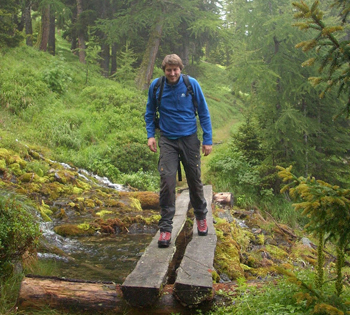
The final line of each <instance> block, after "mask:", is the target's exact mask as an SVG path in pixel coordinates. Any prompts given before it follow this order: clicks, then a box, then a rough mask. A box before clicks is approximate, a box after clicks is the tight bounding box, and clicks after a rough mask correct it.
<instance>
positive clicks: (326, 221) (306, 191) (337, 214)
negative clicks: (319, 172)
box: [278, 166, 350, 296]
mask: <svg viewBox="0 0 350 315" xmlns="http://www.w3.org/2000/svg"><path fill="white" fill-rule="evenodd" d="M278 169H279V170H280V172H279V173H278V174H279V176H280V177H281V178H283V181H284V182H289V183H288V184H286V185H285V186H284V187H283V188H282V190H281V191H282V192H284V191H287V190H289V193H290V195H291V197H292V198H293V199H295V200H297V202H296V203H295V204H294V205H293V206H294V207H295V209H297V210H302V215H303V216H305V217H308V218H309V223H308V224H307V225H306V228H307V229H308V230H309V231H311V232H314V233H315V234H317V235H318V238H319V244H318V268H317V282H316V286H317V287H318V288H322V284H323V265H324V256H323V255H324V254H323V247H324V241H323V239H324V235H325V234H326V235H327V239H329V240H333V241H335V243H336V245H337V252H338V259H339V262H338V263H337V265H336V268H337V282H336V292H337V295H338V296H340V295H341V293H342V287H343V278H342V268H343V267H344V253H345V251H346V250H347V249H348V247H349V245H350V237H349V236H350V213H349V207H350V190H349V189H342V188H340V187H339V186H335V185H330V184H328V183H326V182H324V181H321V180H316V179H315V178H314V177H311V176H309V177H307V178H303V177H298V178H297V177H296V176H295V175H294V174H292V173H291V169H292V167H291V166H290V167H288V168H283V167H278Z"/></svg>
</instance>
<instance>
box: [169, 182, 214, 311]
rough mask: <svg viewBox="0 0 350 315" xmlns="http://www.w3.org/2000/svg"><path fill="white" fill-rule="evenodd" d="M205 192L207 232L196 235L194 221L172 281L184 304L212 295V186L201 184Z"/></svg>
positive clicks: (208, 298)
mask: <svg viewBox="0 0 350 315" xmlns="http://www.w3.org/2000/svg"><path fill="white" fill-rule="evenodd" d="M204 195H205V199H206V201H207V204H208V214H207V224H208V235H206V236H199V235H198V232H197V224H196V222H195V224H194V225H193V237H192V240H191V242H190V243H189V244H188V245H187V248H186V251H185V254H184V257H183V259H182V261H181V264H180V266H179V268H178V270H177V276H176V281H175V284H174V294H175V296H176V297H177V298H178V299H179V301H180V302H181V303H182V304H183V305H186V306H189V305H197V304H200V303H202V302H203V301H205V300H210V299H212V298H213V296H214V290H213V280H212V271H213V269H214V268H213V263H214V254H215V248H216V233H215V229H214V225H213V215H212V210H211V204H212V187H211V186H204Z"/></svg>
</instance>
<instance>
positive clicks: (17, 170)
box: [8, 163, 23, 176]
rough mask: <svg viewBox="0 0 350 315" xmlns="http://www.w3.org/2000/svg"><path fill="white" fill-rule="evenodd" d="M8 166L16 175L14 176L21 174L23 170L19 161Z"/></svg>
mask: <svg viewBox="0 0 350 315" xmlns="http://www.w3.org/2000/svg"><path fill="white" fill-rule="evenodd" d="M8 168H9V169H10V170H11V172H12V173H13V174H14V175H16V176H20V175H22V173H23V171H22V169H21V166H20V165H19V163H12V164H10V165H9V166H8Z"/></svg>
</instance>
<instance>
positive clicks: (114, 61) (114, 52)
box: [111, 43, 118, 75]
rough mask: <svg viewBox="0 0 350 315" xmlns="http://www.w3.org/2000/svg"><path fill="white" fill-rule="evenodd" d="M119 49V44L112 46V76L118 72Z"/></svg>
mask: <svg viewBox="0 0 350 315" xmlns="http://www.w3.org/2000/svg"><path fill="white" fill-rule="evenodd" d="M117 49H118V44H117V43H114V44H113V45H112V55H111V59H112V60H111V75H113V74H115V73H116V72H117Z"/></svg>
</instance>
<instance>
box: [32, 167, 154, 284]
mask: <svg viewBox="0 0 350 315" xmlns="http://www.w3.org/2000/svg"><path fill="white" fill-rule="evenodd" d="M62 165H63V166H64V167H66V168H70V166H69V165H67V164H62ZM78 173H79V175H80V176H81V177H84V178H85V179H86V180H89V179H88V177H87V176H86V175H88V176H90V177H91V176H93V177H94V178H95V179H97V180H98V181H99V183H100V185H101V186H105V187H110V188H114V189H116V190H119V191H126V190H127V189H126V188H125V187H124V186H122V185H119V184H114V183H112V182H110V181H109V180H108V178H106V177H99V176H97V175H93V174H91V173H89V172H87V171H85V170H79V172H78ZM54 225H55V224H54V222H42V223H41V225H40V228H41V231H42V233H43V238H44V243H45V244H46V245H45V246H44V248H45V249H44V250H42V252H39V253H38V258H39V261H40V262H41V263H42V264H41V265H44V266H45V268H42V270H39V271H37V272H36V274H38V275H45V276H47V275H49V276H56V277H64V278H67V279H80V280H90V281H113V282H115V283H122V282H123V281H124V279H125V277H126V276H127V275H128V274H129V273H130V272H131V271H132V270H133V269H134V267H135V266H136V263H137V261H138V259H139V258H140V257H141V255H142V253H143V251H144V250H145V248H146V247H147V246H148V244H149V243H150V242H151V239H152V237H153V236H154V235H153V234H117V235H102V234H96V235H93V236H83V237H82V236H79V237H69V238H68V237H62V236H60V235H58V234H56V233H55V232H54ZM44 273H45V274H44Z"/></svg>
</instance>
